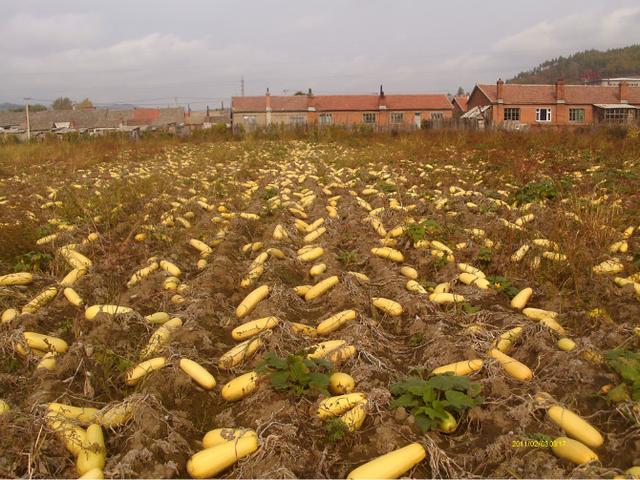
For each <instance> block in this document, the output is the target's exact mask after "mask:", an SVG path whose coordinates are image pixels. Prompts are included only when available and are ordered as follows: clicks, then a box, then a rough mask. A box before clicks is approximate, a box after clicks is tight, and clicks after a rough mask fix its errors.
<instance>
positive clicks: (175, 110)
mask: <svg viewBox="0 0 640 480" xmlns="http://www.w3.org/2000/svg"><path fill="white" fill-rule="evenodd" d="M159 110H160V115H158V116H157V117H156V118H155V119H154V120H153V122H151V125H154V126H156V127H160V126H165V125H171V124H174V123H178V124H179V123H184V108H183V107H172V108H160V109H159Z"/></svg>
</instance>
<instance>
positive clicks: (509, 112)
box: [504, 108, 520, 122]
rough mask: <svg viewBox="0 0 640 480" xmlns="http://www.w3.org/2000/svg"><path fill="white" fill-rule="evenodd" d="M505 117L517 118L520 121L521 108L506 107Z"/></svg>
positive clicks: (508, 118)
mask: <svg viewBox="0 0 640 480" xmlns="http://www.w3.org/2000/svg"><path fill="white" fill-rule="evenodd" d="M504 119H505V121H506V120H515V121H516V122H519V121H520V109H519V108H505V109H504Z"/></svg>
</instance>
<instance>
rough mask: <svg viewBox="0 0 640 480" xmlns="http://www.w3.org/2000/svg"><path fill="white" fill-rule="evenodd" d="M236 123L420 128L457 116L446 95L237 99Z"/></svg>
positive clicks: (233, 107)
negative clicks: (454, 114)
mask: <svg viewBox="0 0 640 480" xmlns="http://www.w3.org/2000/svg"><path fill="white" fill-rule="evenodd" d="M231 113H232V123H233V125H234V127H235V126H242V127H244V128H249V129H250V128H255V127H266V126H269V125H290V126H299V125H307V124H310V125H311V124H315V125H319V126H330V125H339V126H346V127H350V126H356V125H369V126H371V127H375V128H379V129H393V128H397V129H408V128H420V127H421V126H422V124H423V122H429V121H432V122H437V121H441V120H444V119H450V118H451V117H452V116H453V105H451V102H450V101H449V99H448V98H447V96H446V95H445V94H402V95H396V94H391V95H387V94H385V93H384V91H383V90H382V88H380V93H379V94H378V95H375V94H373V95H372V94H369V95H314V94H313V93H312V92H311V90H309V93H308V94H306V95H291V96H279V95H271V94H270V93H269V90H267V92H266V94H265V95H263V96H253V97H233V98H232V99H231Z"/></svg>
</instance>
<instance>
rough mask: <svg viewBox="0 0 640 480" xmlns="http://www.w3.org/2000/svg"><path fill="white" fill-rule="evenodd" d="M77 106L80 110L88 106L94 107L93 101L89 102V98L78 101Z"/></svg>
mask: <svg viewBox="0 0 640 480" xmlns="http://www.w3.org/2000/svg"><path fill="white" fill-rule="evenodd" d="M77 107H78V108H79V109H80V110H86V109H89V108H94V107H93V103H92V102H91V100H89V99H88V98H85V99H84V100H82V101H81V102H80V103H78V105H77Z"/></svg>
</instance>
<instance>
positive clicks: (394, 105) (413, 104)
mask: <svg viewBox="0 0 640 480" xmlns="http://www.w3.org/2000/svg"><path fill="white" fill-rule="evenodd" d="M385 98H386V99H387V110H452V109H453V105H451V102H450V101H449V98H447V96H446V95H445V94H426V95H386V96H385Z"/></svg>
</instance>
